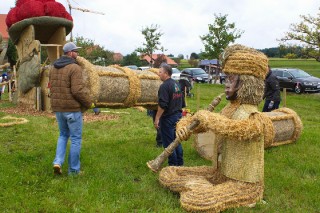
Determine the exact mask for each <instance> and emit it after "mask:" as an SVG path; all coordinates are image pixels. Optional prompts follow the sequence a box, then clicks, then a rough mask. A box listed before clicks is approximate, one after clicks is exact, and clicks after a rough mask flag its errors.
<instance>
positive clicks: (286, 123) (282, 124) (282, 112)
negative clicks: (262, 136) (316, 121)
mask: <svg viewBox="0 0 320 213" xmlns="http://www.w3.org/2000/svg"><path fill="white" fill-rule="evenodd" d="M266 114H267V115H268V117H269V119H270V120H271V121H272V123H273V126H274V138H273V141H272V143H271V144H269V146H279V145H283V144H289V143H294V142H295V141H296V140H297V139H298V138H299V137H300V135H301V131H302V122H301V120H300V117H299V116H298V115H297V113H296V112H295V111H293V110H291V109H289V108H285V107H283V108H279V109H277V110H274V111H272V112H268V113H266Z"/></svg>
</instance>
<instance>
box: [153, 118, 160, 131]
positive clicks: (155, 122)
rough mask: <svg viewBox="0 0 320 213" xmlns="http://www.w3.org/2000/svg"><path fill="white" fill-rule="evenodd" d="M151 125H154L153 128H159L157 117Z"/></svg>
mask: <svg viewBox="0 0 320 213" xmlns="http://www.w3.org/2000/svg"><path fill="white" fill-rule="evenodd" d="M153 125H154V128H156V129H159V120H157V119H156V120H154V123H153Z"/></svg>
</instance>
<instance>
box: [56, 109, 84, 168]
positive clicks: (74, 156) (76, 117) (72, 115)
mask: <svg viewBox="0 0 320 213" xmlns="http://www.w3.org/2000/svg"><path fill="white" fill-rule="evenodd" d="M56 118H57V122H58V126H59V130H60V135H59V138H58V143H57V150H56V157H55V159H54V161H53V164H59V165H60V166H62V165H63V163H64V158H65V155H66V149H67V143H68V139H69V137H70V141H71V145H70V152H69V156H68V163H69V168H68V173H69V174H72V173H79V172H80V150H81V142H82V122H83V121H82V113H81V112H56Z"/></svg>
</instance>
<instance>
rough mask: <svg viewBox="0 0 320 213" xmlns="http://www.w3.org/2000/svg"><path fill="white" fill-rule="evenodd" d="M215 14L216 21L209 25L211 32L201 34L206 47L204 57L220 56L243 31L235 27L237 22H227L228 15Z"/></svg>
mask: <svg viewBox="0 0 320 213" xmlns="http://www.w3.org/2000/svg"><path fill="white" fill-rule="evenodd" d="M214 16H215V19H214V23H213V24H209V25H208V28H209V33H208V34H206V35H203V36H200V39H201V40H202V43H203V45H204V48H205V51H204V53H203V56H204V58H219V55H220V53H221V52H222V51H223V50H224V49H225V48H226V47H227V46H228V45H229V44H230V43H233V42H234V41H235V40H236V39H238V38H240V37H241V35H242V33H243V31H241V30H237V29H236V28H235V23H227V16H228V15H221V14H218V15H217V14H214Z"/></svg>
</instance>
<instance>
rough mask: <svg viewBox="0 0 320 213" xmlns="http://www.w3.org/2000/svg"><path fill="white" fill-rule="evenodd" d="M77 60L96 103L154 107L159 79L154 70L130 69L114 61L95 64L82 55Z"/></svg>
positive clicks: (112, 105)
mask: <svg viewBox="0 0 320 213" xmlns="http://www.w3.org/2000/svg"><path fill="white" fill-rule="evenodd" d="M77 61H78V63H79V65H80V66H81V67H82V68H83V70H84V75H83V76H84V81H85V82H86V86H87V87H89V88H90V92H91V94H90V95H91V96H92V97H91V98H92V100H94V103H95V104H96V106H98V107H112V108H127V107H133V106H143V107H146V108H152V109H154V108H156V106H157V96H158V89H159V87H160V84H161V83H162V82H161V80H160V78H159V76H158V75H157V74H156V73H157V71H156V70H154V69H150V71H148V70H143V71H142V70H131V69H129V68H126V67H120V66H117V65H112V66H108V67H102V66H95V65H92V64H91V63H90V62H89V61H87V60H86V59H84V58H82V57H77Z"/></svg>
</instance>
